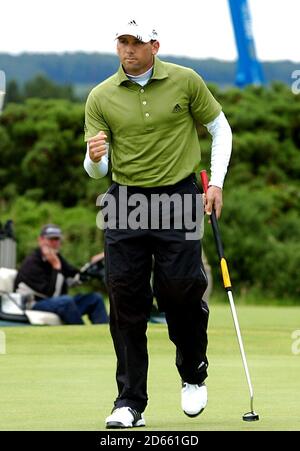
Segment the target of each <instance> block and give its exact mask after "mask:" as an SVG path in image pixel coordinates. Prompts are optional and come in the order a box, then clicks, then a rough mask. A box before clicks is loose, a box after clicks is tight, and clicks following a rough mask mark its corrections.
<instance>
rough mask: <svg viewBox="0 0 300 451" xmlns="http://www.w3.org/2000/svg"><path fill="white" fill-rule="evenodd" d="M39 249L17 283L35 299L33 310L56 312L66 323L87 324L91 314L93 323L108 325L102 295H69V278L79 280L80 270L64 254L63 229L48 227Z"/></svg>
mask: <svg viewBox="0 0 300 451" xmlns="http://www.w3.org/2000/svg"><path fill="white" fill-rule="evenodd" d="M38 244H39V247H38V248H37V249H35V250H34V251H33V252H32V253H31V254H30V255H28V256H27V257H26V258H25V260H24V261H23V263H22V265H21V267H20V269H19V272H18V274H17V277H16V280H15V291H17V292H19V293H21V294H27V295H28V294H31V295H32V296H33V299H34V301H33V304H32V307H31V308H32V309H33V310H40V311H46V312H52V313H56V314H57V315H59V316H60V318H61V319H62V321H63V322H64V323H65V324H84V321H83V320H82V316H83V315H86V314H87V315H88V317H89V319H90V321H91V322H92V323H93V324H103V323H108V315H107V312H106V309H105V304H104V301H103V298H102V296H101V295H100V294H98V293H88V294H77V295H75V296H69V295H68V294H67V293H68V286H69V282H70V281H69V279H71V280H73V281H74V279H75V280H76V278H77V280H79V270H78V269H77V268H75V267H74V266H72V265H71V264H69V263H68V262H67V261H66V260H65V258H63V257H62V255H61V254H60V252H59V251H60V248H61V244H62V232H61V229H60V228H59V227H58V226H57V225H54V224H47V225H45V226H44V227H43V228H42V230H41V233H40V236H39V238H38Z"/></svg>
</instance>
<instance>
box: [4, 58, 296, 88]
mask: <svg viewBox="0 0 300 451" xmlns="http://www.w3.org/2000/svg"><path fill="white" fill-rule="evenodd" d="M161 59H163V60H166V61H170V62H173V63H175V64H182V65H184V66H188V67H191V68H193V69H194V70H195V71H196V72H198V73H200V74H201V75H202V76H203V78H204V79H205V80H207V81H208V82H211V83H216V84H218V85H219V86H228V85H233V84H234V79H235V63H234V62H229V61H220V60H216V59H203V60H200V59H192V58H186V57H180V56H178V57H173V56H165V55H161ZM117 67H118V58H117V56H116V55H113V54H101V53H82V52H77V53H63V54H55V53H51V54H50V53H49V54H33V53H32V54H31V53H22V54H20V55H17V56H15V55H10V54H5V53H0V69H2V70H4V71H5V73H6V76H7V79H8V81H9V80H16V81H18V82H19V83H24V82H25V81H27V80H29V79H32V78H33V77H35V76H36V75H37V74H43V75H45V76H46V77H48V78H50V79H51V80H53V81H55V82H57V83H60V84H72V85H76V86H84V85H94V84H97V83H99V82H101V81H102V80H104V79H105V78H107V77H108V76H110V75H111V74H112V73H114V72H115V70H116V69H117ZM263 69H264V73H265V77H266V81H267V83H270V82H272V81H274V80H276V81H282V82H283V83H285V84H291V74H292V72H293V71H294V70H296V69H299V65H297V64H296V63H292V62H290V61H278V62H265V63H263Z"/></svg>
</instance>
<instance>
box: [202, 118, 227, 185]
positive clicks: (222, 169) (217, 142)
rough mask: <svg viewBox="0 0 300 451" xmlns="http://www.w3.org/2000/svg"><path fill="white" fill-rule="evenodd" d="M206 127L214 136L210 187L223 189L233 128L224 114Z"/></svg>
mask: <svg viewBox="0 0 300 451" xmlns="http://www.w3.org/2000/svg"><path fill="white" fill-rule="evenodd" d="M205 127H206V128H207V130H208V131H209V133H210V134H211V136H212V147H211V167H210V171H211V177H210V182H209V185H214V186H218V187H219V188H223V184H224V179H225V175H226V173H227V167H228V164H229V160H230V156H231V151H232V132H231V128H230V125H229V123H228V121H227V119H226V117H225V114H224V113H223V112H221V113H220V114H219V116H218V117H216V119H214V120H213V121H212V122H209V124H205Z"/></svg>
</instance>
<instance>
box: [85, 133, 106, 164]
mask: <svg viewBox="0 0 300 451" xmlns="http://www.w3.org/2000/svg"><path fill="white" fill-rule="evenodd" d="M106 139H107V136H106V134H105V133H104V132H99V133H98V134H97V135H96V136H94V137H93V138H91V139H89V140H88V146H89V156H90V159H91V160H92V161H93V162H94V163H99V161H101V158H102V157H103V156H104V155H105V154H106V153H107V143H106Z"/></svg>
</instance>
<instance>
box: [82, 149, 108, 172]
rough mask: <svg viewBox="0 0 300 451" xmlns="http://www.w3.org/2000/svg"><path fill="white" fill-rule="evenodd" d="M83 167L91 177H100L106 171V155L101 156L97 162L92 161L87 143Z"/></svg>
mask: <svg viewBox="0 0 300 451" xmlns="http://www.w3.org/2000/svg"><path fill="white" fill-rule="evenodd" d="M83 167H84V169H85V170H86V172H87V173H88V175H89V176H90V177H92V178H93V179H101V178H102V177H104V176H105V175H106V174H107V172H108V156H107V154H106V155H104V156H103V157H102V158H101V160H100V161H99V163H94V162H93V161H92V160H91V159H90V155H89V148H88V144H87V147H86V154H85V159H84V162H83Z"/></svg>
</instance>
